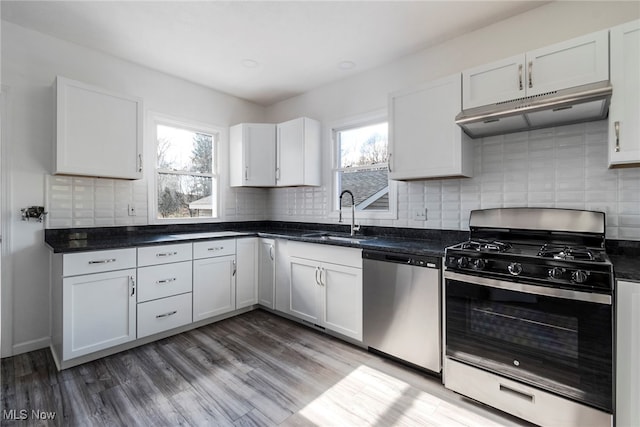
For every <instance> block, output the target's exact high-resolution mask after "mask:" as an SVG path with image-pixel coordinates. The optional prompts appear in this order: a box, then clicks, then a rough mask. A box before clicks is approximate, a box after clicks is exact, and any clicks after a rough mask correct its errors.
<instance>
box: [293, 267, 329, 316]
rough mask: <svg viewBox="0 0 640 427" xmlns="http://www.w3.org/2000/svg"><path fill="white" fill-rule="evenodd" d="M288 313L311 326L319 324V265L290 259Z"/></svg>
mask: <svg viewBox="0 0 640 427" xmlns="http://www.w3.org/2000/svg"><path fill="white" fill-rule="evenodd" d="M289 268H290V272H291V282H290V285H291V286H290V289H289V312H290V313H291V314H292V315H294V316H296V317H299V318H301V319H304V320H307V321H309V322H311V323H313V324H321V323H322V321H321V319H320V310H319V301H320V297H321V294H320V292H321V291H320V286H321V285H320V264H319V263H318V262H316V261H313V260H307V259H303V258H296V257H291V261H290V264H289Z"/></svg>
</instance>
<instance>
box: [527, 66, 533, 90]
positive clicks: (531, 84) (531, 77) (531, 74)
mask: <svg viewBox="0 0 640 427" xmlns="http://www.w3.org/2000/svg"><path fill="white" fill-rule="evenodd" d="M528 72H529V89H531V88H532V87H533V61H529V70H528Z"/></svg>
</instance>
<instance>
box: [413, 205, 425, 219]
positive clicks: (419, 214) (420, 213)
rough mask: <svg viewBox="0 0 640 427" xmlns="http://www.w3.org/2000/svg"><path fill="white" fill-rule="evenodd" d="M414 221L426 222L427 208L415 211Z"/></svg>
mask: <svg viewBox="0 0 640 427" xmlns="http://www.w3.org/2000/svg"><path fill="white" fill-rule="evenodd" d="M413 220H414V221H426V220H427V208H424V209H423V208H418V209H415V210H414V211H413Z"/></svg>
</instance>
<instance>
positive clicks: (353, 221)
mask: <svg viewBox="0 0 640 427" xmlns="http://www.w3.org/2000/svg"><path fill="white" fill-rule="evenodd" d="M345 193H346V194H348V195H350V196H351V235H352V236H355V235H356V231H360V225H356V201H355V199H354V197H353V193H352V192H351V191H349V190H344V191H343V192H342V193H340V204H339V209H338V222H342V196H344V195H345Z"/></svg>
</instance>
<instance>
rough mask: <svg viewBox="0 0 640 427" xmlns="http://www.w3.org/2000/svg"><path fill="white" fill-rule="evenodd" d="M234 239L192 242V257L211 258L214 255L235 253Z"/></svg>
mask: <svg viewBox="0 0 640 427" xmlns="http://www.w3.org/2000/svg"><path fill="white" fill-rule="evenodd" d="M235 254H236V240H235V239H228V240H208V241H206V242H196V243H194V244H193V258H194V259H199V258H211V257H214V256H224V255H235Z"/></svg>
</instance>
